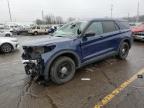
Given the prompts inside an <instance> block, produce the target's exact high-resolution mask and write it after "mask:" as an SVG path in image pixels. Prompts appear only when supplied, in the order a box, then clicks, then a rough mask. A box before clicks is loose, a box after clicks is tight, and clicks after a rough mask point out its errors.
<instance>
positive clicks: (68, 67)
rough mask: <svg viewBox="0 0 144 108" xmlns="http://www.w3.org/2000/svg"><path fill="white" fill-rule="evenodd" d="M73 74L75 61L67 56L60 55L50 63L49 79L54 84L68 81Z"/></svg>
mask: <svg viewBox="0 0 144 108" xmlns="http://www.w3.org/2000/svg"><path fill="white" fill-rule="evenodd" d="M74 74H75V63H74V61H73V60H72V59H71V58H69V57H65V56H63V57H60V58H58V59H56V60H55V61H54V63H53V64H52V67H51V70H50V75H51V80H52V81H53V82H54V83H56V84H63V83H65V82H68V81H70V80H71V79H72V78H73V76H74Z"/></svg>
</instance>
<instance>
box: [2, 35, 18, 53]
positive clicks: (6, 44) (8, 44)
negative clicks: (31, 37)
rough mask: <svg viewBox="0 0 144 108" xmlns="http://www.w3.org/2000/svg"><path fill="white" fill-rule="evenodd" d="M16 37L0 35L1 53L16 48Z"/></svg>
mask: <svg viewBox="0 0 144 108" xmlns="http://www.w3.org/2000/svg"><path fill="white" fill-rule="evenodd" d="M18 47H19V43H18V39H16V38H11V37H0V51H1V52H3V53H10V52H12V51H14V50H16V49H18Z"/></svg>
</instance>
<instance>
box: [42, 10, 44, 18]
mask: <svg viewBox="0 0 144 108" xmlns="http://www.w3.org/2000/svg"><path fill="white" fill-rule="evenodd" d="M42 20H44V12H43V10H42Z"/></svg>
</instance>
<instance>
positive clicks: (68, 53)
mask: <svg viewBox="0 0 144 108" xmlns="http://www.w3.org/2000/svg"><path fill="white" fill-rule="evenodd" d="M61 56H66V57H70V58H71V59H72V60H74V62H75V64H76V68H78V67H80V63H81V62H80V58H79V56H78V54H76V53H75V52H74V51H71V50H64V51H61V52H59V53H56V54H55V55H54V56H53V57H52V58H51V59H50V60H48V62H47V63H46V66H45V70H44V77H45V80H49V72H50V68H51V66H52V64H53V63H54V61H55V60H56V59H57V58H59V57H61Z"/></svg>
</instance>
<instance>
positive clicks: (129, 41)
mask: <svg viewBox="0 0 144 108" xmlns="http://www.w3.org/2000/svg"><path fill="white" fill-rule="evenodd" d="M123 42H127V43H128V45H129V47H130V48H131V40H130V39H129V38H125V39H123V40H121V42H120V44H119V48H118V49H120V46H121V44H122V43H123Z"/></svg>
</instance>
